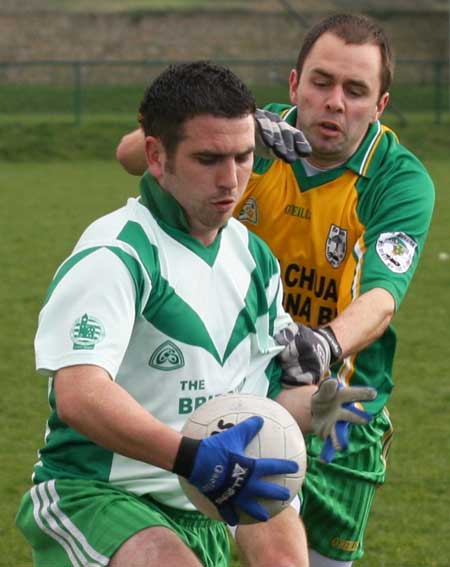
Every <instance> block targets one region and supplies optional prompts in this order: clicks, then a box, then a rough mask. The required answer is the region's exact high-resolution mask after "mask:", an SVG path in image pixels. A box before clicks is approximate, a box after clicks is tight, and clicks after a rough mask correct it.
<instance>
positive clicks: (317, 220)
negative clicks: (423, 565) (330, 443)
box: [235, 15, 434, 567]
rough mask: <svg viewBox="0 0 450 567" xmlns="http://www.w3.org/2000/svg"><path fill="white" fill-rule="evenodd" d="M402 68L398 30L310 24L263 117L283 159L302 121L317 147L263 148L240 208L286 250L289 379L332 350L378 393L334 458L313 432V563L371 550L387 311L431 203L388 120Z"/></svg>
mask: <svg viewBox="0 0 450 567" xmlns="http://www.w3.org/2000/svg"><path fill="white" fill-rule="evenodd" d="M392 73H393V63H392V53H391V48H390V45H389V41H388V40H387V38H386V37H385V35H384V32H383V30H381V29H380V28H379V26H378V25H377V24H375V23H374V22H372V21H371V20H370V19H368V18H365V17H360V16H348V15H337V16H332V17H331V18H328V19H325V20H323V21H322V22H319V24H317V25H316V26H315V27H314V28H312V30H311V31H310V32H309V33H308V34H307V36H306V37H305V40H304V42H303V45H302V48H301V50H300V54H299V57H298V61H297V66H296V68H295V69H293V70H292V71H291V75H290V79H289V86H290V99H291V102H292V104H293V106H288V105H280V104H271V105H268V106H267V107H266V109H265V110H266V111H269V112H272V113H274V114H273V116H274V117H275V118H276V120H275V118H274V119H273V123H275V122H276V121H277V120H279V119H280V117H281V118H282V120H283V123H282V124H278V126H277V127H278V128H279V132H276V135H275V134H274V132H275V131H276V127H275V126H273V124H271V123H270V120H267V131H264V128H265V126H264V125H263V126H262V129H261V134H262V138H263V140H264V139H265V138H266V137H267V134H268V137H269V138H271V139H275V140H276V139H277V137H278V141H279V147H278V148H277V144H276V143H275V147H274V148H272V150H273V154H275V155H276V156H277V157H282V158H285V157H286V156H285V155H283V149H285V148H286V147H288V152H287V153H288V154H289V155H290V154H292V151H293V150H292V148H294V147H295V143H292V141H291V140H290V136H291V134H292V133H291V132H290V131H289V129H291V128H292V127H295V128H298V129H299V130H302V131H303V133H304V134H305V136H306V138H307V140H308V142H309V143H310V145H311V147H312V153H311V155H310V156H309V157H298V158H297V159H292V158H291V157H290V159H289V160H288V161H290V162H291V163H286V162H285V160H284V159H277V158H276V157H275V156H274V155H272V156H271V157H258V158H257V159H256V160H255V164H254V169H253V174H252V177H251V179H250V181H249V184H248V186H247V189H246V192H245V193H244V195H243V198H242V200H241V202H240V203H239V204H238V206H237V208H236V210H235V216H236V217H237V218H238V219H239V220H240V221H241V222H243V223H244V224H245V225H246V226H247V227H248V228H249V229H250V230H252V231H253V232H255V233H256V234H257V235H259V236H260V237H262V238H263V239H264V240H265V241H266V242H267V243H268V244H269V246H270V248H271V249H272V251H273V252H274V254H275V255H276V256H277V258H278V260H279V262H280V266H281V275H282V279H283V286H284V297H283V304H284V308H285V309H286V311H287V312H289V313H290V315H291V316H292V317H293V318H294V320H295V321H296V322H297V330H298V331H297V330H296V329H295V328H294V329H293V331H292V333H291V334H290V335H285V337H284V344H286V345H287V348H286V349H285V351H284V352H283V353H282V355H281V357H283V356H284V355H285V352H287V353H288V354H287V355H286V356H287V359H286V360H285V363H286V364H285V371H286V372H287V374H286V375H285V376H284V378H283V379H284V381H285V382H286V383H288V384H289V385H291V386H292V385H294V386H295V385H297V386H301V385H302V384H305V386H304V387H310V386H308V385H310V384H313V383H314V382H315V380H316V378H317V372H316V370H317V368H319V367H321V365H322V362H323V360H325V362H326V363H327V362H330V363H331V370H330V372H331V373H332V374H333V375H334V376H337V377H339V378H340V379H341V381H342V383H347V384H351V385H360V386H362V385H370V386H373V387H375V388H376V389H377V391H378V396H377V398H376V400H374V401H373V402H369V403H367V404H364V405H365V407H366V408H367V409H369V410H370V411H371V412H373V414H374V419H373V421H372V422H371V423H370V424H368V425H366V426H353V427H352V428H351V429H350V430H349V429H346V428H345V425H344V424H343V425H344V426H343V429H342V431H341V434H342V441H343V442H345V443H346V444H347V443H348V449H347V450H346V451H345V452H342V453H339V455H336V456H335V457H334V459H332V454H331V455H330V454H328V453H327V452H326V451H325V450H324V446H323V443H322V442H321V441H320V440H319V439H318V438H317V437H316V436H314V435H311V436H309V437H308V439H307V446H308V472H307V475H306V479H305V483H304V485H303V491H302V507H301V511H300V513H301V516H302V518H303V520H304V523H305V527H306V531H307V535H308V544H309V548H310V565H311V567H350V566H351V565H352V562H353V561H354V560H355V559H359V558H360V557H362V555H363V553H364V531H365V528H366V525H367V520H368V517H369V513H370V509H371V506H372V502H373V498H374V495H375V489H376V487H377V486H378V485H379V484H380V483H382V482H384V479H385V466H386V460H385V459H386V454H387V450H388V447H389V443H390V440H391V436H392V426H391V423H390V420H389V416H388V413H387V410H386V403H387V401H388V398H389V395H390V393H391V391H392V388H393V378H392V366H393V359H394V353H395V347H396V336H395V332H394V330H393V328H392V326H391V320H392V317H393V316H394V314H395V312H396V311H397V310H398V308H399V306H400V303H401V301H402V300H403V298H404V296H405V294H406V291H407V289H408V285H409V283H410V281H411V279H412V277H413V274H414V272H415V270H416V268H417V264H418V261H419V257H420V254H421V253H422V250H423V246H424V243H425V239H426V236H427V233H428V229H429V225H430V221H431V215H432V210H433V205H434V188H433V183H432V181H431V179H430V177H429V175H428V173H427V172H426V170H425V168H424V166H423V165H422V164H421V163H420V161H419V160H418V159H417V158H416V157H415V156H414V155H413V154H412V153H411V152H409V151H408V150H407V149H406V148H404V147H403V146H402V145H401V144H400V143H399V141H398V139H397V136H396V135H395V133H394V132H393V131H392V130H390V129H389V128H387V127H386V126H384V125H382V124H381V122H380V120H379V119H380V117H381V115H382V113H383V111H384V109H385V107H386V105H387V103H388V100H389V93H388V89H389V86H390V83H391V80H392ZM283 124H284V125H283ZM300 155H301V154H300ZM305 329H306V331H308V332H306V331H305ZM311 330H312V334H311ZM311 337H312V338H311ZM281 339H283V337H281ZM277 340H278V342H281V343H282V344H283V340H280V339H279V338H278V337H277ZM308 353H309V354H308ZM289 356H292V358H293V362H297V357H298V362H299V363H300V366H302V372H301V373H300V374H298V372H297V373H296V374H295V375H294V374H292V375H291V374H289V368H290V367H289V364H287V363H288V362H289ZM314 358H315V359H316V361H314ZM325 366H326V364H325ZM325 449H327V448H326V444H325ZM327 450H328V449H327ZM324 461H327V462H324ZM330 461H331V462H330Z"/></svg>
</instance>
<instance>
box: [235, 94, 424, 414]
mask: <svg viewBox="0 0 450 567" xmlns="http://www.w3.org/2000/svg"><path fill="white" fill-rule="evenodd" d="M268 109H269V110H271V111H273V112H278V113H280V114H282V115H283V116H284V117H285V120H286V121H287V122H289V123H290V124H291V125H293V126H295V124H296V119H297V109H296V107H287V106H286V105H279V104H273V105H269V106H268ZM433 204H434V187H433V183H432V181H431V179H430V177H429V175H428V174H427V172H426V170H425V168H424V167H423V165H422V164H421V163H420V161H419V160H418V159H417V158H416V157H415V156H414V155H413V154H411V153H410V152H409V151H407V150H406V149H405V148H404V147H403V146H402V145H401V144H400V143H399V142H398V139H397V137H396V135H395V134H394V133H393V132H392V131H391V130H390V129H388V128H387V127H385V126H383V125H382V124H381V123H380V122H379V121H377V122H375V123H373V124H372V125H371V126H370V128H369V130H368V132H367V135H366V137H365V139H364V140H363V142H362V144H361V145H360V147H359V149H358V150H357V151H356V152H355V154H354V155H353V156H352V157H351V158H350V159H349V160H348V161H347V162H346V163H345V164H343V165H342V166H339V167H336V168H334V169H330V170H324V171H320V172H319V173H316V174H314V175H308V174H307V172H306V170H305V168H304V165H303V163H302V160H297V161H296V162H295V163H294V164H287V163H285V162H283V161H281V160H279V159H275V158H274V159H266V158H257V159H256V160H255V165H254V171H253V175H252V177H251V179H250V182H249V185H248V188H247V190H246V192H245V194H244V196H243V198H242V200H241V203H240V204H239V206H238V207H237V208H236V216H237V217H238V218H239V220H241V221H242V222H243V223H244V224H245V225H246V226H247V227H248V228H249V229H250V230H252V231H253V232H255V233H256V234H257V235H258V236H260V237H262V238H263V239H264V240H265V241H266V242H267V243H268V244H269V246H270V247H271V249H272V251H273V252H274V254H275V255H276V256H277V258H278V260H279V262H280V266H281V274H282V279H283V284H284V297H283V304H284V308H285V309H286V311H288V312H289V313H290V314H291V315H292V317H293V318H294V319H295V320H296V321H298V322H301V323H304V324H306V325H309V326H312V327H317V326H320V325H324V324H326V323H327V322H329V321H331V320H332V319H334V318H335V317H336V316H337V315H338V314H339V313H340V312H342V311H343V310H344V309H345V308H346V307H347V306H348V305H349V304H350V303H351V302H352V301H353V300H354V299H355V298H357V297H358V296H359V295H361V294H363V293H365V292H367V291H369V290H371V289H373V288H376V287H381V288H384V289H386V290H387V291H389V292H390V293H391V295H392V296H393V298H394V300H395V304H396V307H397V308H398V306H399V305H400V302H401V301H402V299H403V297H404V296H405V294H406V290H407V288H408V285H409V283H410V281H411V278H412V276H413V274H414V271H415V269H416V267H417V263H418V260H419V256H420V254H421V252H422V249H423V245H424V242H425V238H426V235H427V232H428V228H429V224H430V220H431V215H432V210H433ZM394 351H395V333H394V330H393V329H392V327H389V328H388V329H387V330H386V332H385V333H384V335H383V336H382V337H381V338H380V339H379V340H377V341H376V342H374V343H373V344H372V345H371V346H370V347H368V348H366V349H365V350H363V351H362V352H360V353H358V354H357V355H355V356H351V357H348V358H347V359H346V360H344V362H343V363H342V364H341V366H340V367H339V368H337V369H336V370H335V372H336V373H338V374H339V375H340V377H341V378H342V379H344V380H345V381H346V382H350V381H351V383H352V384H353V385H357V384H370V385H372V386H374V387H376V388H377V389H378V392H379V395H378V398H377V400H376V401H374V402H371V403H370V404H368V407H369V408H370V409H371V410H372V411H378V410H379V409H381V407H382V406H383V405H384V404H385V402H386V399H387V397H388V395H389V393H390V391H391V390H392V375H391V373H392V361H393V356H394Z"/></svg>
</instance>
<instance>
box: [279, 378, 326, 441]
mask: <svg viewBox="0 0 450 567" xmlns="http://www.w3.org/2000/svg"><path fill="white" fill-rule="evenodd" d="M316 391H317V386H298V387H296V388H286V389H283V390H281V392H280V393H279V394H278V396H277V397H276V398H275V401H277V402H278V403H279V404H280V405H282V406H283V407H284V408H286V409H287V410H288V412H289V413H290V414H291V415H292V416H293V418H294V419H295V420H296V422H297V423H298V425H299V427H300V429H301V430H302V433H304V434H305V435H306V434H308V433H311V432H312V421H311V396H312V395H313V394H314V393H315V392H316Z"/></svg>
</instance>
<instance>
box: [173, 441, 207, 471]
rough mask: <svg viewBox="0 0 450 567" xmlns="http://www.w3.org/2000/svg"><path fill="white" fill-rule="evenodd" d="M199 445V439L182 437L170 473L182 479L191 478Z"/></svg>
mask: <svg viewBox="0 0 450 567" xmlns="http://www.w3.org/2000/svg"><path fill="white" fill-rule="evenodd" d="M200 443H201V440H200V439H192V438H191V437H182V439H181V443H180V446H179V448H178V453H177V456H176V457H175V462H174V464H173V468H172V472H174V473H175V474H177V475H179V476H182V477H184V478H189V477H190V476H191V473H192V469H193V468H194V463H195V458H196V456H197V451H198V448H199V445H200Z"/></svg>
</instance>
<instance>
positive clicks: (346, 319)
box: [330, 288, 395, 357]
mask: <svg viewBox="0 0 450 567" xmlns="http://www.w3.org/2000/svg"><path fill="white" fill-rule="evenodd" d="M394 312H395V302H394V299H393V297H392V295H391V294H390V293H389V292H388V291H386V290H385V289H382V288H375V289H372V290H370V291H368V292H367V293H364V294H363V295H361V296H360V297H358V298H357V299H356V300H355V301H354V302H353V303H351V304H350V305H349V306H348V307H347V308H346V309H345V310H344V311H343V312H342V313H341V314H340V315H339V316H338V317H336V319H334V320H333V321H332V322H331V325H330V326H331V327H332V329H333V331H334V334H335V335H336V339H337V340H338V342H339V344H340V346H341V348H342V353H343V356H344V357H345V356H348V355H351V354H354V353H356V352H359V351H360V350H362V349H363V348H365V347H367V346H368V345H370V344H371V343H373V342H374V341H375V340H376V339H377V338H378V337H380V336H381V335H382V334H383V333H384V331H385V330H386V328H387V326H388V325H389V323H390V322H391V320H392V317H393V316H394Z"/></svg>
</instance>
